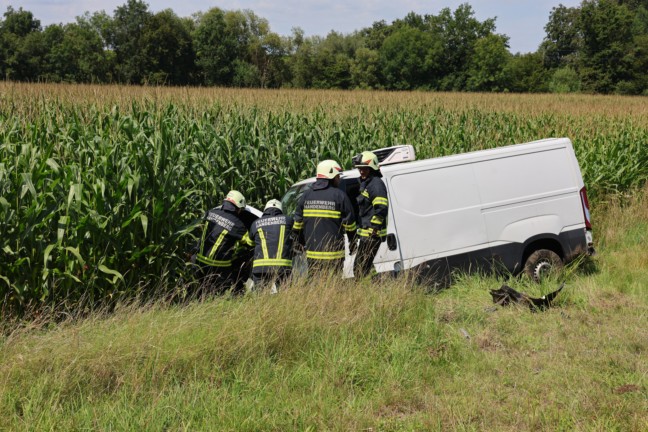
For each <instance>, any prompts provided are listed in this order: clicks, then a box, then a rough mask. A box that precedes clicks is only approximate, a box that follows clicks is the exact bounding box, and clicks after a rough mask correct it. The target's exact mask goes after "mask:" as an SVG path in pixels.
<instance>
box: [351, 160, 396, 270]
mask: <svg viewBox="0 0 648 432" xmlns="http://www.w3.org/2000/svg"><path fill="white" fill-rule="evenodd" d="M353 166H354V167H356V168H358V171H359V172H360V181H361V183H360V194H359V195H358V198H357V200H358V222H359V227H358V237H359V239H360V240H359V243H358V245H357V253H356V257H355V263H354V265H353V275H354V276H355V277H357V278H361V277H364V276H366V275H368V274H369V273H370V272H371V269H372V266H373V260H374V258H375V257H376V254H377V253H378V248H379V247H380V243H381V242H383V241H385V237H386V236H387V209H388V207H389V201H388V200H387V188H386V187H385V183H383V181H382V179H381V177H382V174H381V173H380V168H379V167H378V158H377V157H376V155H375V154H374V153H372V152H370V151H365V152H362V153H361V154H359V155H356V156H354V157H353ZM355 249H356V244H355V243H354V244H352V245H351V246H350V250H351V253H353V252H355Z"/></svg>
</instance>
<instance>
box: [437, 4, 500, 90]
mask: <svg viewBox="0 0 648 432" xmlns="http://www.w3.org/2000/svg"><path fill="white" fill-rule="evenodd" d="M429 23H430V25H431V26H432V27H433V28H434V29H435V31H434V33H435V34H438V35H440V37H441V38H442V42H443V54H442V59H443V61H442V62H441V67H442V74H443V76H444V78H443V79H442V80H441V83H440V86H441V89H443V90H463V89H465V88H466V80H467V79H468V67H469V65H470V64H471V62H472V56H473V53H474V50H475V43H476V42H477V40H479V39H481V38H484V37H486V36H488V35H489V34H491V33H494V32H495V19H494V18H489V19H486V20H485V21H483V22H480V21H479V20H477V19H476V18H475V13H474V11H473V9H472V7H471V6H470V5H469V4H467V3H464V4H461V5H460V6H459V7H457V9H456V10H455V11H454V13H453V12H451V10H450V9H449V8H444V9H442V10H441V12H440V13H439V15H438V16H436V17H429Z"/></svg>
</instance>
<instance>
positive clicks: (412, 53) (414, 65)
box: [380, 26, 443, 90]
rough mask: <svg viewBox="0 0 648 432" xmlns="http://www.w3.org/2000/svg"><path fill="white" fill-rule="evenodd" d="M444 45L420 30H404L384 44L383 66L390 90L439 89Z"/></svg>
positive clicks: (410, 28) (392, 35)
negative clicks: (438, 81) (439, 69)
mask: <svg viewBox="0 0 648 432" xmlns="http://www.w3.org/2000/svg"><path fill="white" fill-rule="evenodd" d="M442 52H443V46H442V42H441V40H439V39H435V38H434V37H433V36H432V35H431V34H430V33H428V32H425V31H423V30H420V29H418V28H414V27H409V26H402V27H401V28H399V29H397V30H395V31H394V32H393V33H392V34H391V35H390V36H388V37H387V38H386V39H385V41H384V42H383V45H382V47H381V48H380V65H381V69H382V73H383V75H384V84H385V86H386V87H387V88H390V89H397V90H407V89H414V88H420V87H428V88H429V87H435V86H436V84H437V83H436V81H437V79H438V73H437V66H438V65H440V64H441V55H442Z"/></svg>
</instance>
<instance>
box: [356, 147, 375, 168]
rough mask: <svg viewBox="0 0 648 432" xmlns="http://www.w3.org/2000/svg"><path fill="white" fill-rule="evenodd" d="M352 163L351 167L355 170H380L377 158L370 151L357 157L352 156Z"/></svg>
mask: <svg viewBox="0 0 648 432" xmlns="http://www.w3.org/2000/svg"><path fill="white" fill-rule="evenodd" d="M352 162H353V166H354V167H356V168H360V167H369V168H371V169H372V170H375V171H378V170H380V167H379V166H378V156H376V154H375V153H373V152H370V151H363V152H362V153H360V154H359V155H355V156H353V159H352Z"/></svg>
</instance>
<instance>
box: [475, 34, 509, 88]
mask: <svg viewBox="0 0 648 432" xmlns="http://www.w3.org/2000/svg"><path fill="white" fill-rule="evenodd" d="M510 57H511V54H510V53H509V51H508V37H507V36H502V35H495V34H490V35H488V36H486V37H483V38H481V39H478V40H477V41H475V46H474V53H473V56H472V58H471V60H470V64H469V66H468V73H467V76H468V79H467V81H466V89H467V90H469V91H503V90H506V89H507V84H508V82H509V77H508V76H507V72H508V70H507V69H506V68H505V66H506V64H507V63H508V62H509V60H510Z"/></svg>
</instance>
